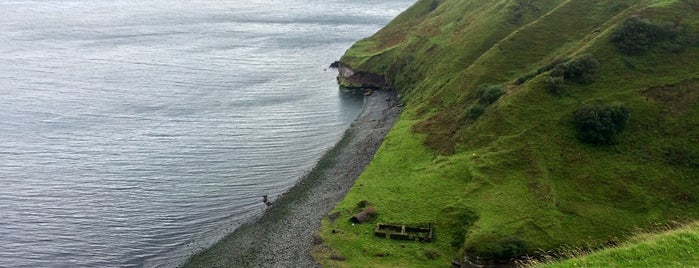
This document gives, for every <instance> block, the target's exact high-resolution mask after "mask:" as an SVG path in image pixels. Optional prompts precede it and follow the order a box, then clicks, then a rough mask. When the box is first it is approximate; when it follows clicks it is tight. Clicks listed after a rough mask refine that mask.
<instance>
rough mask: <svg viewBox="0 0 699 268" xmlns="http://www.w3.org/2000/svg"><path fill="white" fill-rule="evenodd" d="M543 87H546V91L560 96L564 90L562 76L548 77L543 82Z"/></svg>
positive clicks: (564, 85)
mask: <svg viewBox="0 0 699 268" xmlns="http://www.w3.org/2000/svg"><path fill="white" fill-rule="evenodd" d="M544 85H545V86H546V91H548V92H550V93H553V94H561V93H563V91H564V90H565V88H566V84H565V79H563V76H555V77H553V76H549V77H546V80H544Z"/></svg>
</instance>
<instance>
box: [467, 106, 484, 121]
mask: <svg viewBox="0 0 699 268" xmlns="http://www.w3.org/2000/svg"><path fill="white" fill-rule="evenodd" d="M484 112H485V106H483V105H480V104H475V105H473V106H471V108H469V109H468V117H469V118H471V119H474V120H475V119H478V117H481V115H483V113H484Z"/></svg>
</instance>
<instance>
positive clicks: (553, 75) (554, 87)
mask: <svg viewBox="0 0 699 268" xmlns="http://www.w3.org/2000/svg"><path fill="white" fill-rule="evenodd" d="M598 68H599V61H598V60H597V59H596V58H595V57H594V56H593V55H592V54H585V55H582V56H580V57H577V58H575V59H573V60H571V61H568V62H565V63H561V64H558V65H556V67H554V68H553V69H551V71H550V72H549V77H547V78H546V79H545V80H544V86H545V87H546V90H547V91H548V92H551V93H553V94H560V93H562V92H563V91H564V90H565V89H566V87H567V86H566V82H568V81H570V82H574V83H578V84H589V83H592V81H594V78H595V74H597V69H598Z"/></svg>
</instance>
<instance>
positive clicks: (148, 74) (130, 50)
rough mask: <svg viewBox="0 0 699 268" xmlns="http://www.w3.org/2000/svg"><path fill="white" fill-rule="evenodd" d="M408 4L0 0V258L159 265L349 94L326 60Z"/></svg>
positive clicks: (308, 157) (336, 114)
mask: <svg viewBox="0 0 699 268" xmlns="http://www.w3.org/2000/svg"><path fill="white" fill-rule="evenodd" d="M411 2H413V1H409V0H392V1H381V2H376V1H370V0H359V1H356V0H355V1H349V0H329V1H325V0H324V1H320V0H312V1H301V0H279V1H272V2H270V1H269V0H235V1H233V0H229V1H213V0H193V1H164V0H153V1H131V0H115V1H92V0H22V1H15V0H10V1H2V2H0V31H2V33H3V34H2V35H0V96H2V98H0V119H1V120H0V184H2V185H3V187H0V238H2V240H3V243H0V263H1V264H0V266H9V267H103V266H106V267H114V266H119V267H141V266H158V267H169V266H175V265H177V264H179V263H181V262H182V261H184V260H186V258H187V257H188V256H190V255H191V254H192V253H194V252H196V251H197V250H200V249H202V248H203V247H207V246H209V245H211V244H212V243H213V242H215V241H216V240H218V239H220V238H222V237H223V236H224V235H225V234H227V233H230V232H231V231H233V230H234V229H235V228H237V227H238V226H239V225H240V224H241V223H242V222H244V221H247V220H249V219H251V218H254V217H256V216H259V215H260V214H261V213H263V211H264V209H265V207H266V206H265V205H264V204H262V202H261V196H262V195H269V196H270V198H271V199H272V200H274V199H275V198H276V197H277V196H279V195H280V194H282V193H283V192H284V191H286V190H287V189H289V187H291V186H292V185H293V184H294V183H295V182H296V181H297V180H298V179H299V178H300V177H301V176H302V175H303V174H304V173H305V172H308V170H310V169H311V167H312V166H313V165H314V164H315V162H316V161H317V159H318V158H319V157H320V156H321V155H322V154H323V153H324V152H325V151H326V150H327V149H328V148H330V146H332V145H333V144H334V143H335V142H337V141H338V140H339V139H340V137H341V135H342V133H343V132H344V130H345V129H346V128H347V126H348V125H349V124H350V122H351V121H352V120H353V119H354V118H355V116H356V115H357V113H358V112H359V110H360V108H361V106H362V97H361V96H351V95H346V94H343V93H341V92H339V91H338V90H337V85H336V82H335V73H334V72H333V71H332V70H326V69H327V65H328V64H329V63H330V62H332V61H334V60H336V59H337V58H338V57H340V56H341V55H342V53H343V52H344V50H345V49H347V48H348V47H349V46H350V45H351V44H352V43H353V42H354V40H357V39H360V38H363V37H366V36H368V35H369V34H371V33H372V32H374V31H376V30H377V29H378V28H380V27H381V26H383V25H384V24H385V23H387V22H388V21H389V20H390V19H391V18H392V17H394V16H395V15H396V14H397V13H398V12H400V11H401V10H403V9H405V8H407V7H408V5H410V4H411Z"/></svg>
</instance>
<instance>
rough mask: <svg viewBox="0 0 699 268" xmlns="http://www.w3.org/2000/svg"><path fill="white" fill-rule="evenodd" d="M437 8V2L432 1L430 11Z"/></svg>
mask: <svg viewBox="0 0 699 268" xmlns="http://www.w3.org/2000/svg"><path fill="white" fill-rule="evenodd" d="M438 6H439V1H437V0H432V2H431V3H430V11H434V10H435V9H437V7H438Z"/></svg>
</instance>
